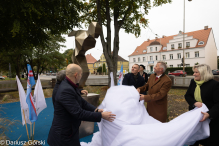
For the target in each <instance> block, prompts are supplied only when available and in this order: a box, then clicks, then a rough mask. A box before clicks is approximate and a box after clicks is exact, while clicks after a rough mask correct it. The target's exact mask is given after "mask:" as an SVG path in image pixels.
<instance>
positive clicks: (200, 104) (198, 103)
mask: <svg viewBox="0 0 219 146" xmlns="http://www.w3.org/2000/svg"><path fill="white" fill-rule="evenodd" d="M194 105H195V106H196V107H198V108H200V107H202V103H201V102H196V103H195V104H194Z"/></svg>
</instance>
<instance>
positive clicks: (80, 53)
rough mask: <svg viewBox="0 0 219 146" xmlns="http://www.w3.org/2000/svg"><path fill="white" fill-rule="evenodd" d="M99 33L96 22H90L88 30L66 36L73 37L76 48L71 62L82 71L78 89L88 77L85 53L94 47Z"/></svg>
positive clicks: (98, 26)
mask: <svg viewBox="0 0 219 146" xmlns="http://www.w3.org/2000/svg"><path fill="white" fill-rule="evenodd" d="M101 31H102V30H101V27H100V25H99V24H98V23H97V22H91V23H90V25H89V27H88V30H77V31H72V32H71V33H69V34H68V36H69V37H71V36H75V44H76V48H75V50H74V51H73V54H72V62H73V63H75V64H78V65H79V66H80V67H81V68H82V70H83V75H82V78H81V81H80V83H79V88H83V87H84V85H85V82H86V80H87V78H88V76H89V69H88V66H87V60H86V57H85V53H86V51H87V50H89V49H91V48H94V47H95V45H96V40H95V38H98V37H99V35H100V33H101Z"/></svg>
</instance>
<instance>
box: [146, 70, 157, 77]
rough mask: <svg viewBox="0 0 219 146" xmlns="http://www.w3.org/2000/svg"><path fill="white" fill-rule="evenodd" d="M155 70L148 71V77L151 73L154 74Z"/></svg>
mask: <svg viewBox="0 0 219 146" xmlns="http://www.w3.org/2000/svg"><path fill="white" fill-rule="evenodd" d="M154 73H155V72H154V71H151V72H148V73H147V74H148V77H150V75H151V74H154Z"/></svg>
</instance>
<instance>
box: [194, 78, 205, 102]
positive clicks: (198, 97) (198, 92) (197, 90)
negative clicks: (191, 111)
mask: <svg viewBox="0 0 219 146" xmlns="http://www.w3.org/2000/svg"><path fill="white" fill-rule="evenodd" d="M194 81H195V82H196V88H195V92H194V96H195V100H196V101H198V102H201V103H202V98H201V89H200V86H201V85H202V84H203V83H204V82H205V81H204V80H202V81H196V80H194Z"/></svg>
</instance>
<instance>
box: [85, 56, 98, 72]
mask: <svg viewBox="0 0 219 146" xmlns="http://www.w3.org/2000/svg"><path fill="white" fill-rule="evenodd" d="M85 57H86V60H87V66H88V69H89V72H90V73H91V74H93V73H94V63H95V62H96V61H97V60H96V59H95V58H94V57H93V56H92V55H91V54H87V55H86V56H85Z"/></svg>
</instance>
